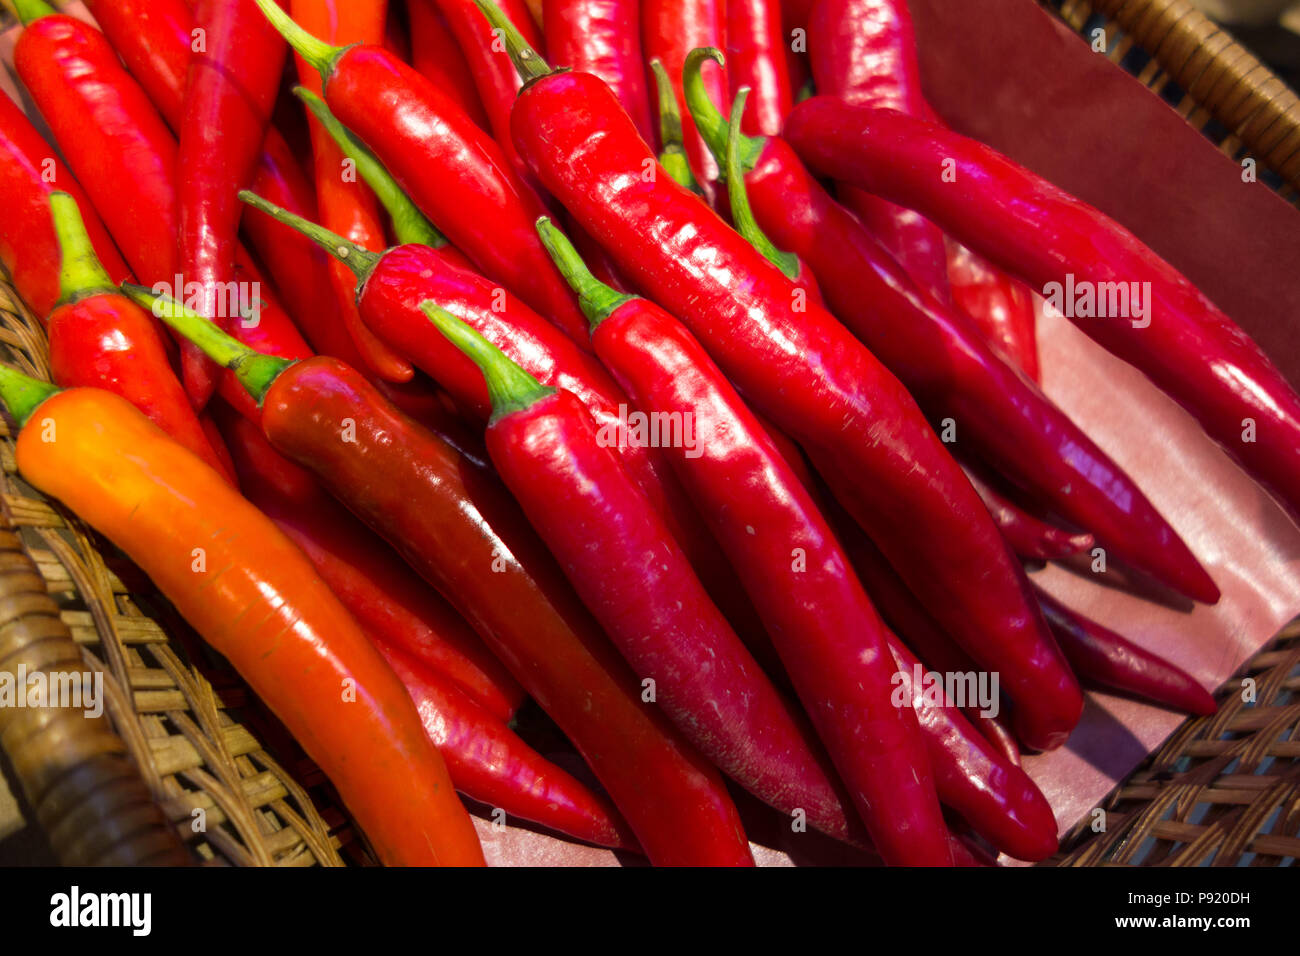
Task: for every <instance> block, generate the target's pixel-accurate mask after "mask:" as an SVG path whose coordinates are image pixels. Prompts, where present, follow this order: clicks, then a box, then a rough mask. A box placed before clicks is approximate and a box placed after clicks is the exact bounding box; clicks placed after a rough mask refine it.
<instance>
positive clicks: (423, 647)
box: [214, 406, 524, 720]
mask: <svg viewBox="0 0 1300 956" xmlns="http://www.w3.org/2000/svg"><path fill="white" fill-rule="evenodd" d="M214 407H215V406H214ZM216 412H217V418H218V419H219V424H220V428H221V432H222V434H223V435H224V436H225V439H226V444H227V446H228V447H229V448H230V451H231V454H232V456H233V458H234V461H235V467H236V469H237V470H238V473H239V480H240V488H241V490H242V491H243V492H244V496H245V497H247V498H248V500H249V501H251V502H253V504H255V505H257V507H258V508H259V509H260V510H261V511H262V512H263V513H264V514H265V515H266V516H267V517H269V518H270V519H271V520H273V521H274V522H275V523H276V524H277V525H279V526H280V530H281V531H283V532H284V533H285V534H287V535H288V536H289V537H290V538H291V539H293V542H294V543H295V544H297V545H298V547H300V548H302V550H303V553H305V554H306V555H307V557H308V558H310V559H311V562H312V564H314V565H315V566H316V571H317V573H319V574H320V576H321V578H322V579H324V581H325V583H326V584H328V585H329V586H330V590H331V591H333V592H334V593H335V594H336V595H338V597H339V599H340V600H341V601H342V602H343V603H344V605H345V606H346V607H347V609H348V610H349V611H351V612H352V616H353V617H355V618H356V619H357V621H358V622H359V623H360V624H361V626H362V627H363V628H364V629H365V631H366V633H367V634H369V635H370V636H371V637H372V638H375V639H382V640H384V641H386V642H387V643H389V644H391V645H393V646H395V647H398V648H401V649H402V651H403V652H405V653H407V654H410V655H411V656H413V657H414V658H415V659H417V660H419V661H421V662H422V663H424V664H425V665H427V666H428V667H431V668H433V669H434V670H436V671H437V672H438V673H439V674H442V675H443V676H444V677H446V678H448V679H449V680H451V681H453V682H454V683H455V684H456V685H457V686H458V687H460V689H461V690H462V691H464V692H465V693H466V694H467V695H468V696H470V697H471V698H473V699H474V700H475V701H477V702H478V704H479V705H480V706H482V707H483V708H485V709H486V710H488V711H489V712H491V713H493V714H495V715H496V716H498V717H500V718H501V719H502V720H508V719H509V718H510V717H511V716H512V715H513V714H514V712H515V709H516V708H517V707H518V706H519V704H520V703H521V702H522V701H523V699H524V692H523V688H521V687H520V686H519V684H518V683H517V682H516V681H515V679H514V678H513V677H511V676H510V674H509V673H508V672H507V671H506V669H505V668H504V667H503V666H502V665H501V664H500V662H498V661H497V660H496V658H494V657H493V656H492V654H491V653H490V652H489V651H488V649H487V648H486V647H485V646H484V645H483V642H482V641H481V640H479V638H478V635H476V634H475V633H474V631H473V629H471V628H470V627H469V625H468V624H466V623H465V621H464V620H463V619H462V618H461V617H460V615H459V614H457V613H456V612H455V611H454V610H453V609H452V608H451V606H450V605H448V604H447V602H446V601H444V600H443V599H442V598H441V597H440V596H439V595H438V592H437V591H435V590H433V589H432V588H430V587H429V586H428V585H427V584H425V583H424V581H422V580H421V579H420V577H419V576H418V575H417V574H415V572H414V571H412V570H411V569H410V568H409V567H407V565H406V564H405V563H403V561H402V560H401V559H400V558H399V557H398V556H397V554H396V553H395V552H394V551H393V550H392V549H391V548H390V547H389V546H388V545H387V544H386V543H385V542H384V541H383V540H381V539H380V538H379V537H377V536H376V535H375V534H374V532H372V531H370V530H369V529H368V528H367V527H366V526H365V525H363V524H362V523H361V522H360V521H358V520H357V519H356V518H354V517H353V516H352V515H351V514H350V513H349V512H348V511H347V510H346V509H344V508H343V506H342V505H340V504H339V503H338V502H336V501H335V500H334V499H333V498H331V497H330V496H329V495H328V494H327V493H326V492H325V490H324V489H323V488H322V487H321V486H320V484H319V482H317V481H316V479H315V478H313V477H312V476H311V474H309V473H308V472H307V471H305V470H304V469H302V468H300V467H299V466H297V465H295V464H294V463H293V462H291V461H287V460H285V459H284V458H282V457H281V456H280V455H279V454H278V453H277V452H276V451H275V449H274V448H272V447H271V445H270V443H269V442H268V441H267V440H266V437H265V436H264V435H263V434H262V430H261V429H260V428H259V427H258V426H257V425H255V424H254V423H252V422H250V421H249V420H248V419H246V418H244V417H243V416H241V415H238V414H236V413H234V412H232V411H229V410H226V409H222V408H216Z"/></svg>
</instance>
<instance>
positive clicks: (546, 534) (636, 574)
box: [424, 290, 951, 864]
mask: <svg viewBox="0 0 1300 956" xmlns="http://www.w3.org/2000/svg"><path fill="white" fill-rule="evenodd" d="M608 291H609V294H610V295H611V296H613V297H614V298H619V296H618V294H617V293H615V292H613V290H608ZM633 301H641V300H633ZM424 310H425V312H426V314H427V315H428V316H429V318H430V320H431V321H432V322H433V323H434V325H435V326H437V328H438V330H439V331H440V332H442V334H443V335H445V336H446V337H447V338H448V340H449V341H450V342H452V343H454V344H455V346H456V347H457V348H459V349H460V350H461V351H463V352H464V353H465V354H466V355H467V356H469V357H470V358H471V359H472V360H473V361H474V363H475V364H476V365H477V366H478V367H479V368H480V369H482V372H483V376H484V378H485V379H486V382H487V389H488V393H489V395H491V398H492V419H491V421H490V422H489V423H488V428H487V446H488V453H489V454H490V455H491V456H492V463H493V464H494V465H495V466H496V468H497V472H498V473H499V474H500V475H501V477H502V480H503V481H504V482H505V483H506V486H507V487H508V488H509V489H510V490H511V492H512V493H513V494H514V496H515V499H516V500H517V501H519V503H520V504H521V505H522V507H523V509H524V513H525V514H526V515H527V516H528V518H529V521H530V522H531V523H532V525H533V527H534V528H536V529H537V530H538V532H539V534H540V535H541V537H542V540H543V541H545V542H546V544H547V546H548V547H549V548H550V550H551V552H552V553H553V554H554V555H555V556H556V558H558V559H559V561H560V564H561V566H562V567H563V568H564V571H565V574H566V575H567V576H568V578H569V581H570V582H571V583H572V584H573V586H574V588H575V589H576V590H577V592H578V594H579V596H581V597H582V599H583V603H585V604H586V605H587V607H588V608H589V609H590V610H591V612H592V613H593V614H594V615H595V617H596V619H597V620H598V621H600V623H601V624H602V626H603V627H604V628H605V632H606V633H607V634H608V635H609V636H610V638H611V640H613V642H614V644H615V646H617V647H618V649H619V650H620V651H621V652H622V654H623V657H624V658H626V659H627V661H628V663H629V664H631V665H632V668H633V670H635V671H636V673H637V674H638V676H639V677H640V678H641V679H642V682H643V683H648V684H649V686H650V689H651V693H652V700H653V701H654V702H656V703H657V704H658V705H659V706H661V707H662V708H663V710H664V713H666V714H667V715H668V716H669V718H670V719H671V720H672V721H673V723H675V724H676V725H677V727H678V728H679V729H680V730H681V731H682V733H683V734H685V735H686V737H687V738H688V739H689V740H691V742H692V743H694V744H695V746H696V747H698V748H699V749H700V752H701V753H703V754H704V755H705V756H706V757H708V758H709V759H710V760H712V761H713V762H714V764H715V765H717V766H718V768H719V769H721V770H722V771H723V772H724V773H726V774H727V775H728V776H730V777H731V778H732V779H733V780H735V781H736V782H737V783H739V784H740V785H741V786H743V787H744V788H745V789H746V790H748V791H749V792H751V793H753V794H754V795H755V796H757V797H759V798H760V799H762V800H763V801H764V802H766V803H768V804H770V805H772V806H773V807H776V808H777V809H778V810H781V811H782V812H784V813H792V812H796V811H798V810H800V809H803V810H804V811H805V812H807V813H808V816H809V818H810V821H815V822H816V823H817V825H819V826H820V827H823V828H828V829H831V830H832V831H833V832H835V833H836V835H839V836H841V837H847V835H848V829H849V828H848V821H847V818H846V816H845V814H846V806H845V805H844V804H841V803H840V802H839V801H838V799H837V794H836V793H835V785H834V784H832V782H831V779H832V773H833V771H831V770H830V767H829V762H828V761H827V760H826V757H825V755H824V754H823V753H821V751H820V748H819V747H817V746H816V744H815V743H813V741H814V740H815V738H814V737H813V734H812V731H811V728H808V727H806V726H805V725H804V721H803V719H802V715H800V714H799V712H798V710H797V709H796V708H795V707H793V706H792V705H791V704H790V703H789V702H787V701H785V700H784V699H782V697H781V696H780V695H779V694H778V693H777V691H776V689H775V688H774V687H773V686H772V684H771V683H770V682H769V681H768V680H767V678H766V677H765V676H764V675H763V673H762V671H761V670H760V668H759V666H758V664H757V662H755V660H754V659H753V657H752V656H751V655H750V654H749V652H748V651H747V650H746V649H745V646H744V645H743V644H742V643H741V642H740V639H739V638H738V637H736V635H735V633H734V632H733V631H732V630H731V627H730V625H728V624H727V621H726V619H725V618H724V617H723V616H722V613H721V612H720V611H719V610H718V609H717V607H716V606H715V605H714V604H713V602H712V601H711V600H710V599H709V596H708V593H707V592H706V591H705V590H704V586H703V585H702V584H701V583H700V580H699V578H697V577H696V576H695V572H694V571H692V570H691V566H690V563H689V562H688V561H687V560H686V555H685V554H684V553H683V552H682V551H681V549H680V547H679V546H678V545H677V543H676V541H674V539H673V537H672V534H671V533H670V532H669V531H668V528H667V526H665V525H664V524H663V522H662V520H661V519H660V518H659V515H658V514H657V513H656V512H655V510H654V507H653V506H652V505H651V503H650V501H649V499H647V498H646V497H645V495H644V494H642V492H641V490H640V489H639V488H638V487H637V486H636V484H635V482H633V481H632V479H631V477H630V476H629V475H628V474H627V472H626V471H625V470H624V469H623V467H622V465H621V464H620V463H619V460H618V457H617V455H616V454H615V452H614V451H613V449H611V448H610V447H609V446H608V444H606V443H605V441H604V440H603V439H602V438H601V437H600V433H599V427H598V426H597V424H596V422H595V420H594V419H593V418H592V417H591V415H590V414H589V413H588V412H587V410H586V408H585V407H584V406H583V404H582V402H581V401H580V400H579V399H578V398H577V397H576V396H574V395H573V393H572V392H568V391H565V390H563V389H560V390H557V389H554V388H549V387H547V386H544V385H542V384H541V383H540V382H538V381H537V379H535V378H533V377H532V376H531V375H529V374H528V373H527V372H525V371H524V370H523V369H521V368H520V367H519V366H518V365H517V364H515V363H514V362H512V361H510V359H509V358H507V357H506V356H505V355H504V354H503V353H502V352H501V350H500V349H498V348H496V347H495V346H493V345H492V344H491V343H490V342H488V341H487V340H486V339H485V338H483V337H482V336H481V335H479V334H478V333H476V332H474V330H473V329H471V328H470V327H469V326H467V325H465V324H464V323H463V322H461V321H460V320H459V319H457V318H456V317H455V316H453V315H451V313H449V312H447V311H445V310H443V309H440V308H438V307H437V306H436V304H434V303H432V302H426V303H425V304H424ZM706 440H716V438H713V439H708V438H706ZM786 543H788V541H787V542H783V548H784V546H785V544H786ZM876 653H877V655H879V651H877V652H876ZM875 676H877V677H880V679H881V680H880V684H879V686H880V687H884V686H887V684H886V682H887V681H888V677H887V676H885V675H884V674H881V673H879V672H878V671H877V673H876V675H875ZM882 696H883V697H884V700H883V701H877V702H879V703H885V704H886V710H887V712H882V711H880V710H875V709H874V708H867V709H866V712H865V713H864V714H859V715H858V717H857V720H856V721H855V727H854V730H855V732H857V733H860V734H865V735H866V736H867V737H869V738H871V739H872V750H873V752H874V751H875V750H876V749H877V748H879V749H884V750H886V751H889V757H887V758H885V759H883V760H879V761H878V762H874V763H873V769H874V770H876V771H877V773H881V772H883V770H884V767H885V766H888V767H889V768H890V769H891V770H892V771H894V772H898V773H902V772H904V769H903V768H905V772H906V774H907V775H909V776H911V775H915V776H916V777H917V779H918V786H917V790H918V791H919V792H920V794H921V795H922V796H921V797H920V798H918V797H916V796H915V795H914V794H915V792H916V791H913V790H912V789H911V788H908V789H906V790H905V791H904V795H902V796H901V798H900V799H898V801H897V802H896V803H894V802H892V801H891V806H892V807H893V808H894V809H895V810H897V811H899V812H901V813H902V814H903V815H902V817H901V818H900V819H896V820H894V821H893V823H892V826H889V827H881V828H880V832H879V835H878V837H877V834H876V833H875V832H874V831H873V837H877V844H878V845H880V841H884V845H885V846H886V847H888V848H889V851H894V852H893V853H889V852H887V855H886V859H891V858H892V859H893V860H894V861H895V862H904V861H914V862H917V863H937V864H943V863H950V862H951V857H950V856H949V855H948V849H947V831H946V829H945V828H944V826H943V821H942V818H941V816H940V814H939V805H938V801H937V800H936V799H935V797H934V794H933V790H931V792H930V802H931V803H932V804H933V806H932V807H926V806H925V804H923V803H920V800H921V799H924V794H925V788H926V786H927V785H928V784H929V781H928V778H927V775H926V772H925V765H924V762H923V760H921V761H918V762H917V763H916V764H912V763H909V762H908V761H907V759H906V757H900V755H899V754H898V753H897V752H896V751H895V748H896V747H897V746H899V745H898V744H896V740H897V739H898V731H896V730H893V727H892V726H891V725H899V724H902V726H904V727H906V724H905V723H903V721H904V720H905V718H903V717H901V716H900V712H899V711H898V710H897V709H895V708H892V707H888V705H887V696H888V695H882ZM819 700H820V698H819ZM864 718H865V719H864ZM864 725H865V726H864ZM867 728H870V729H867ZM876 733H879V734H880V736H879V737H876V736H875V734H876ZM857 753H858V754H859V755H865V752H864V751H861V750H860V751H858V752H857ZM920 753H921V751H920V746H919V743H918V744H917V746H916V750H915V755H916V756H918V757H919V756H920ZM874 779H875V781H876V783H877V784H880V783H883V778H882V777H880V776H876V777H875V778H874ZM855 782H856V780H855ZM889 787H890V788H891V791H892V792H893V793H897V790H896V789H892V788H897V787H898V782H897V781H896V780H894V779H893V778H891V779H890V783H889ZM882 795H883V793H882V791H881V790H879V789H874V790H873V792H872V797H871V798H869V799H868V800H866V801H864V803H862V804H860V805H859V806H860V807H861V806H869V805H870V800H874V799H875V798H876V797H877V796H882ZM927 809H932V810H933V813H932V814H931V816H932V817H933V822H932V824H931V825H932V827H933V829H932V830H931V829H930V828H927V827H926V826H925V824H926V823H927V822H929V821H927V820H926V813H925V811H926V810H927ZM880 819H881V818H880V817H877V818H875V819H874V820H873V822H875V821H876V820H880ZM912 827H915V828H916V830H920V831H921V832H920V833H918V832H916V831H915V830H913V829H912ZM931 833H933V843H932V842H930V837H931ZM903 834H906V840H901V839H900V838H901V837H902V835H903ZM902 843H906V845H907V848H906V850H905V849H904V848H903V846H902ZM918 844H919V845H918Z"/></svg>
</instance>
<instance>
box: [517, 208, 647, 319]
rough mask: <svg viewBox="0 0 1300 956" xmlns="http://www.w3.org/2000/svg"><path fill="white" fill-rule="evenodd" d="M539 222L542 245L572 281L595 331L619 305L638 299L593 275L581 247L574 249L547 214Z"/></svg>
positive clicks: (566, 277) (581, 305) (583, 312)
mask: <svg viewBox="0 0 1300 956" xmlns="http://www.w3.org/2000/svg"><path fill="white" fill-rule="evenodd" d="M536 225H537V234H538V236H540V237H541V240H542V245H544V246H545V247H546V251H547V252H549V253H550V254H551V261H553V262H554V263H555V266H556V268H557V269H559V270H560V274H561V275H562V276H564V281H565V282H567V283H569V288H571V289H572V290H573V291H574V292H576V293H578V306H579V307H580V308H581V309H582V314H583V315H585V316H586V317H587V321H588V322H589V323H591V330H592V331H593V332H594V331H596V326H598V325H600V323H601V322H604V321H605V320H606V319H607V318H609V317H610V315H611V314H612V313H613V312H614V310H615V309H617V308H618V307H619V306H620V305H622V304H623V303H625V302H631V301H632V300H633V299H635V298H637V296H634V295H627V294H625V293H622V292H619V291H618V290H617V289H612V288H610V287H609V286H607V285H605V283H603V282H601V281H600V280H599V279H597V278H596V277H595V276H594V275H592V274H591V270H590V269H588V268H587V264H586V263H585V262H583V261H582V256H580V255H579V254H578V250H577V249H575V248H573V243H571V242H570V241H569V238H568V236H566V235H565V234H564V233H562V232H560V230H559V229H557V228H555V223H553V222H551V220H550V219H549V218H548V217H546V216H542V217H540V218H539V219H538V220H537V223H536Z"/></svg>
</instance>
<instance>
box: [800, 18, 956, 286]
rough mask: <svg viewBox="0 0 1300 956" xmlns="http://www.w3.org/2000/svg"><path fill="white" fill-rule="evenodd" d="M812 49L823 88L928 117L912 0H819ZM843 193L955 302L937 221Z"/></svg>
mask: <svg viewBox="0 0 1300 956" xmlns="http://www.w3.org/2000/svg"><path fill="white" fill-rule="evenodd" d="M808 48H809V50H810V53H811V55H810V56H809V62H810V63H811V64H812V72H813V78H814V80H815V81H816V84H817V92H818V93H822V94H825V95H827V96H836V97H839V98H841V99H845V100H850V101H852V102H855V103H869V104H870V105H872V106H876V107H879V108H881V109H894V110H901V111H902V112H904V113H909V114H911V115H913V116H927V117H928V116H929V115H930V107H929V104H927V103H926V101H925V97H924V95H923V94H922V92H921V71H920V66H919V64H918V63H917V59H916V36H915V34H914V33H913V31H912V17H911V14H910V13H909V12H908V9H907V3H906V0H817V2H816V3H814V4H812V6H811V7H810V9H809V14H808ZM837 192H838V194H839V197H840V201H841V202H843V203H844V205H845V206H847V207H848V208H849V209H852V210H853V212H854V213H856V214H857V216H858V218H859V219H861V220H862V222H863V224H864V225H866V227H867V228H868V229H869V230H870V231H871V234H872V235H874V236H875V237H876V238H877V239H879V240H880V242H881V243H882V244H883V245H884V247H885V248H886V249H888V250H889V253H890V255H892V256H893V257H894V258H895V259H897V260H898V262H899V264H900V265H902V266H903V268H904V269H906V270H907V274H908V275H910V276H911V277H912V281H914V282H915V283H916V284H917V285H918V286H920V287H921V288H922V289H924V290H925V291H927V292H929V293H930V294H931V295H932V296H934V297H935V298H936V299H938V300H939V301H940V302H943V303H948V302H949V301H950V299H949V296H950V290H949V285H948V252H947V248H946V246H945V244H944V236H943V232H942V231H940V229H939V228H938V227H937V226H935V225H934V223H932V222H930V221H929V220H928V219H925V218H924V217H923V216H920V215H918V214H917V213H915V212H913V211H912V210H910V209H907V208H904V207H901V206H896V205H894V204H893V203H891V202H887V201H886V200H884V199H881V198H880V197H878V196H873V195H872V194H871V193H869V192H867V191H866V190H863V189H858V188H855V187H853V186H851V185H843V184H841V186H840V188H839V189H838V190H837Z"/></svg>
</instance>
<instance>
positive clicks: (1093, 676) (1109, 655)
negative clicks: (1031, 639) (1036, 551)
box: [1035, 587, 1219, 715]
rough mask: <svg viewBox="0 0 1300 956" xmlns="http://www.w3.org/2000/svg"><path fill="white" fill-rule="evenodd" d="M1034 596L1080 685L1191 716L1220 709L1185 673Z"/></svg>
mask: <svg viewBox="0 0 1300 956" xmlns="http://www.w3.org/2000/svg"><path fill="white" fill-rule="evenodd" d="M1035 590H1036V591H1037V592H1038V603H1039V604H1040V605H1041V606H1042V608H1043V613H1044V614H1045V615H1046V616H1047V623H1048V624H1050V625H1051V627H1052V631H1053V632H1054V633H1055V634H1056V639H1057V641H1058V642H1059V643H1060V645H1061V650H1062V651H1064V652H1065V656H1066V658H1068V659H1069V661H1070V666H1071V667H1073V668H1074V672H1075V673H1076V674H1078V675H1079V679H1080V680H1082V681H1084V682H1085V683H1089V684H1095V685H1100V686H1101V687H1103V688H1107V689H1110V690H1117V691H1120V692H1121V693H1125V694H1132V695H1134V696H1137V697H1141V698H1144V699H1146V700H1150V701H1154V702H1155V703H1157V704H1162V705H1164V706H1166V707H1172V708H1173V709H1174V710H1182V711H1186V712H1187V713H1189V714H1201V715H1204V714H1213V713H1215V712H1216V711H1217V710H1218V709H1219V705H1218V704H1217V703H1215V700H1214V698H1213V697H1212V696H1211V695H1210V693H1209V692H1208V691H1207V690H1205V688H1203V687H1202V686H1201V685H1200V684H1199V683H1197V682H1196V679H1195V678H1193V677H1192V676H1191V675H1190V674H1188V673H1187V672H1186V671H1184V670H1182V669H1181V668H1179V667H1176V666H1174V665H1173V664H1171V663H1170V662H1169V661H1167V660H1165V659H1164V658H1163V657H1159V656H1157V655H1155V654H1152V653H1151V652H1150V651H1147V650H1143V649H1142V648H1141V647H1138V646H1137V645H1136V644H1134V643H1133V642H1132V641H1128V640H1126V639H1124V638H1123V637H1120V635H1118V634H1116V633H1115V632H1114V631H1112V630H1110V629H1109V628H1105V627H1102V626H1101V625H1100V624H1098V623H1097V622H1096V621H1091V620H1089V619H1088V618H1086V617H1084V616H1083V615H1082V614H1080V613H1078V612H1077V611H1072V610H1071V609H1070V608H1068V607H1066V606H1065V605H1064V604H1062V603H1061V602H1060V601H1058V600H1056V598H1054V597H1052V596H1051V595H1050V594H1048V593H1047V592H1046V591H1044V590H1043V589H1042V588H1038V587H1036V588H1035Z"/></svg>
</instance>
